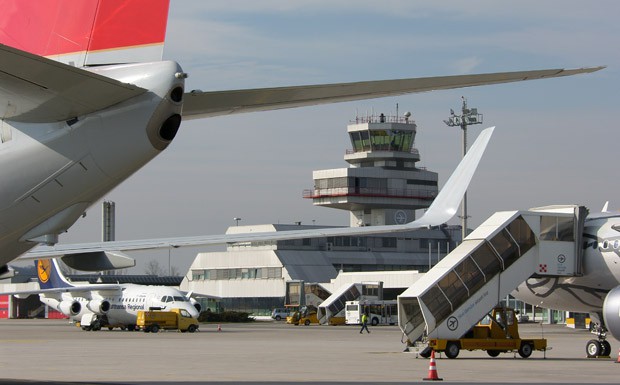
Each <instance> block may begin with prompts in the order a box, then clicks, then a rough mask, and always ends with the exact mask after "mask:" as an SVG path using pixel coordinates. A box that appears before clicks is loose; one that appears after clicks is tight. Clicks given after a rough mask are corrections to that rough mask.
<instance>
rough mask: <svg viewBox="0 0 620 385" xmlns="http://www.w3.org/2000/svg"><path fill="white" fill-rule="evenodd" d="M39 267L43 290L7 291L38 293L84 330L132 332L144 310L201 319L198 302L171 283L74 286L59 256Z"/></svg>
mask: <svg viewBox="0 0 620 385" xmlns="http://www.w3.org/2000/svg"><path fill="white" fill-rule="evenodd" d="M35 266H36V268H37V278H38V282H39V288H40V290H27V291H16V292H7V293H3V294H11V295H15V296H18V297H22V296H29V295H31V294H38V295H39V298H40V300H41V302H43V303H44V304H46V305H48V306H49V307H51V308H53V309H55V310H57V311H59V312H61V313H62V314H64V315H65V316H67V317H69V318H71V319H72V320H73V321H76V322H80V324H81V326H82V329H84V330H100V329H101V328H102V327H107V328H110V329H112V328H114V327H120V328H121V329H123V330H124V329H128V330H130V331H132V330H134V329H135V327H136V320H137V317H138V311H140V310H151V309H157V310H170V309H181V315H185V316H187V317H193V318H198V315H199V313H200V310H201V306H200V304H199V303H198V301H196V300H195V299H194V298H191V296H188V295H186V294H185V293H182V292H181V291H179V290H177V289H175V288H172V287H169V286H154V285H136V284H131V283H126V284H85V285H74V284H72V283H71V282H69V281H67V279H66V278H65V276H64V275H63V273H62V271H61V270H60V268H59V265H58V261H57V260H56V259H43V260H38V261H35ZM190 331H191V332H193V331H195V329H192V330H190Z"/></svg>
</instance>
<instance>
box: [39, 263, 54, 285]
mask: <svg viewBox="0 0 620 385" xmlns="http://www.w3.org/2000/svg"><path fill="white" fill-rule="evenodd" d="M51 267H52V264H51V263H50V261H49V259H41V260H39V261H38V262H37V274H38V276H39V280H40V281H41V282H43V283H46V282H47V281H49V279H50V270H51Z"/></svg>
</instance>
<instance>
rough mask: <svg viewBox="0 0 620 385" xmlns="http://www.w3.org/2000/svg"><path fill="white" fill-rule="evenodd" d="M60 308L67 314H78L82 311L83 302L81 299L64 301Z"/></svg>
mask: <svg viewBox="0 0 620 385" xmlns="http://www.w3.org/2000/svg"><path fill="white" fill-rule="evenodd" d="M58 310H60V311H61V312H62V314H64V315H66V316H76V315H78V314H80V312H81V311H82V304H81V303H80V302H79V301H66V300H65V301H62V302H60V304H59V305H58Z"/></svg>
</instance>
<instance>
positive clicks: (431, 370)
mask: <svg viewBox="0 0 620 385" xmlns="http://www.w3.org/2000/svg"><path fill="white" fill-rule="evenodd" d="M423 380H424V381H443V378H439V376H438V375H437V366H436V365H435V351H434V350H433V351H432V352H431V364H430V366H429V367H428V377H427V378H423Z"/></svg>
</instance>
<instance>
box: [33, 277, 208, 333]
mask: <svg viewBox="0 0 620 385" xmlns="http://www.w3.org/2000/svg"><path fill="white" fill-rule="evenodd" d="M39 297H40V299H41V302H43V303H44V304H46V305H48V306H50V307H52V308H53V309H55V310H58V311H60V312H62V313H63V314H65V315H67V316H69V317H71V318H72V319H73V320H74V321H80V320H81V318H82V316H83V315H84V314H87V313H96V314H97V310H96V309H95V308H94V307H93V306H92V304H93V303H98V302H100V301H108V302H109V303H110V309H109V310H108V311H107V312H105V313H104V314H105V316H106V317H107V319H108V324H109V325H112V326H119V325H124V326H127V325H135V324H136V319H137V316H138V311H140V310H149V309H153V308H155V309H161V310H170V309H185V310H187V311H188V312H189V314H191V315H192V317H194V318H198V311H197V310H196V308H195V307H194V306H193V305H192V304H191V302H190V301H189V300H188V299H187V298H186V297H185V296H184V295H183V293H181V292H180V291H179V290H177V289H174V288H172V287H167V286H143V285H134V284H124V285H122V288H121V289H120V290H100V291H88V290H85V291H82V292H73V293H71V292H67V293H54V294H50V293H48V294H39ZM74 301H77V302H79V303H80V304H81V311H80V312H79V313H78V314H69V313H68V312H67V311H66V310H67V308H63V307H62V306H61V303H64V304H66V305H67V306H68V305H69V304H70V303H72V302H74ZM104 314H100V315H104Z"/></svg>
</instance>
